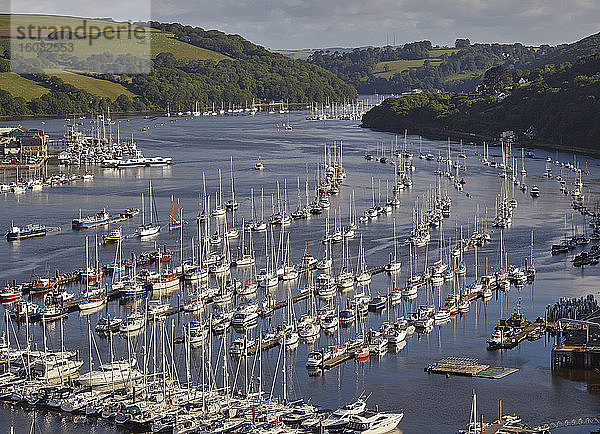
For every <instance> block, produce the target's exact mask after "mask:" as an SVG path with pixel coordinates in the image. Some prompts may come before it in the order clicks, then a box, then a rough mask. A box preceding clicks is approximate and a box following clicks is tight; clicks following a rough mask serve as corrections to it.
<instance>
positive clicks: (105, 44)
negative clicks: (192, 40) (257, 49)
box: [0, 15, 229, 62]
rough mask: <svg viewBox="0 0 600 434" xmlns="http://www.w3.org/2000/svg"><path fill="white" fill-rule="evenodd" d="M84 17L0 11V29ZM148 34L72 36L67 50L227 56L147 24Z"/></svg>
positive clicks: (101, 24) (103, 23) (76, 22)
mask: <svg viewBox="0 0 600 434" xmlns="http://www.w3.org/2000/svg"><path fill="white" fill-rule="evenodd" d="M83 20H84V19H83V18H75V17H60V16H45V15H42V16H40V15H13V16H8V15H0V30H8V29H13V31H14V30H15V29H16V28H17V26H19V25H23V26H26V25H29V24H33V25H35V26H49V25H52V26H56V27H60V26H68V27H69V28H71V29H75V28H77V27H78V26H81V24H82V22H83ZM85 20H86V25H87V26H88V28H89V26H92V25H94V26H97V27H98V28H101V29H103V28H106V27H107V26H110V27H112V28H116V26H118V25H122V24H120V23H115V22H112V21H107V20H94V19H85ZM146 29H147V30H148V31H149V32H150V34H149V36H150V40H149V41H148V40H145V41H144V40H142V41H140V40H136V39H135V38H131V37H128V34H127V32H123V31H122V32H120V33H119V34H118V36H115V37H114V38H113V39H112V40H109V39H107V38H105V37H99V38H97V39H95V40H93V41H91V43H90V40H88V39H80V40H73V41H72V43H73V47H74V50H73V51H72V52H71V51H70V52H69V53H68V54H69V55H70V56H76V57H78V58H82V59H85V58H87V57H88V56H90V55H93V54H102V53H105V52H108V53H111V54H112V55H114V56H118V55H120V54H129V53H133V54H136V55H138V56H148V55H151V56H152V57H153V58H154V57H156V56H157V55H158V54H159V53H165V52H168V53H173V55H174V56H175V57H177V58H180V59H190V60H215V61H217V62H218V61H219V60H223V59H229V57H228V56H225V55H223V54H220V53H217V52H215V51H211V50H207V49H205V48H200V47H195V46H193V45H191V44H187V43H185V42H182V41H178V40H176V39H174V38H173V37H172V35H170V34H167V33H164V32H160V31H159V30H157V29H150V28H146ZM20 54H21V55H23V56H25V57H35V56H37V53H35V52H23V53H20Z"/></svg>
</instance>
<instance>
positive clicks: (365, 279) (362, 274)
mask: <svg viewBox="0 0 600 434" xmlns="http://www.w3.org/2000/svg"><path fill="white" fill-rule="evenodd" d="M370 281H371V273H369V272H368V271H367V264H366V260H365V250H364V248H363V240H362V234H360V244H359V248H358V266H357V272H356V283H359V284H362V285H365V284H367V283H369V282H370Z"/></svg>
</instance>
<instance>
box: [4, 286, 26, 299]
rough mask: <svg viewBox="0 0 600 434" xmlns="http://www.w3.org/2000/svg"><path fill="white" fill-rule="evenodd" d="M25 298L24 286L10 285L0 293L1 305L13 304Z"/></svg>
mask: <svg viewBox="0 0 600 434" xmlns="http://www.w3.org/2000/svg"><path fill="white" fill-rule="evenodd" d="M22 298H23V286H22V285H8V286H6V287H5V288H4V289H2V291H0V303H12V302H15V301H18V300H21V299H22Z"/></svg>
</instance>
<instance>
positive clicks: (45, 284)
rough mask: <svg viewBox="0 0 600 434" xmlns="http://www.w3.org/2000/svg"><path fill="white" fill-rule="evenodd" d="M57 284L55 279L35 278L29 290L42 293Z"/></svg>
mask: <svg viewBox="0 0 600 434" xmlns="http://www.w3.org/2000/svg"><path fill="white" fill-rule="evenodd" d="M57 286H58V280H56V279H48V278H42V279H37V280H36V281H35V282H33V284H32V286H31V289H30V292H31V293H32V294H44V293H46V292H48V291H51V290H53V289H54V288H56V287H57Z"/></svg>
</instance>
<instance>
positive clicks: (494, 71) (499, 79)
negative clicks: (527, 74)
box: [483, 65, 513, 93]
mask: <svg viewBox="0 0 600 434" xmlns="http://www.w3.org/2000/svg"><path fill="white" fill-rule="evenodd" d="M512 83H513V80H512V75H511V73H510V71H509V70H508V68H507V67H506V66H504V65H498V66H494V67H492V68H490V69H488V70H487V71H485V74H484V76H483V84H484V85H485V88H486V90H487V91H488V92H490V93H493V92H500V91H502V90H504V89H505V88H506V87H508V86H511V85H512Z"/></svg>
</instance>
